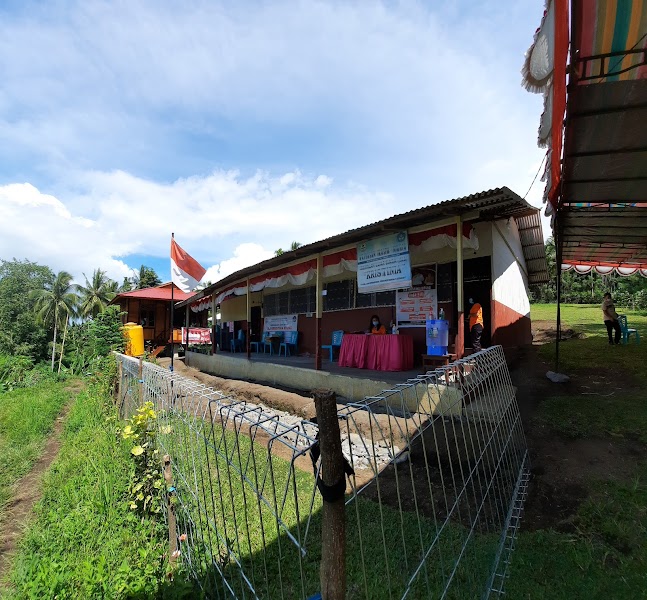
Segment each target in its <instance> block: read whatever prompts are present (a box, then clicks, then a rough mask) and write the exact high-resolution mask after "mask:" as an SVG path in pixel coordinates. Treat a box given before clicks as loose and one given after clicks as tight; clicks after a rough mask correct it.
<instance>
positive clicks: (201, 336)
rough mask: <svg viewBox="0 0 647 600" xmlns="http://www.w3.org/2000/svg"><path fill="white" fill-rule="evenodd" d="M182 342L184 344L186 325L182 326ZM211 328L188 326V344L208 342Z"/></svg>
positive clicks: (209, 341)
mask: <svg viewBox="0 0 647 600" xmlns="http://www.w3.org/2000/svg"><path fill="white" fill-rule="evenodd" d="M182 343H183V344H186V327H182ZM210 343H211V329H209V328H208V327H189V344H210Z"/></svg>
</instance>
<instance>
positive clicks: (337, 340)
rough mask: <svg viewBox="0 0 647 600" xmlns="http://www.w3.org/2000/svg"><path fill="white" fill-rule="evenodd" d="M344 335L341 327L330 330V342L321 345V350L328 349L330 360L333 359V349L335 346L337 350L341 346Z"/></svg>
mask: <svg viewBox="0 0 647 600" xmlns="http://www.w3.org/2000/svg"><path fill="white" fill-rule="evenodd" d="M343 337H344V330H343V329H338V330H337V331H333V332H332V340H331V342H330V344H327V345H325V346H321V349H322V350H330V362H332V361H333V350H334V349H335V348H337V350H339V349H340V348H341V341H342V338H343Z"/></svg>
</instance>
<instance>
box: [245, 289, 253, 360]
mask: <svg viewBox="0 0 647 600" xmlns="http://www.w3.org/2000/svg"><path fill="white" fill-rule="evenodd" d="M246 289H247V295H246V297H247V311H246V316H245V318H246V319H247V331H246V332H245V333H246V335H245V352H247V360H251V358H252V342H251V337H252V335H251V334H252V298H251V290H250V288H249V277H248V278H247V288H246Z"/></svg>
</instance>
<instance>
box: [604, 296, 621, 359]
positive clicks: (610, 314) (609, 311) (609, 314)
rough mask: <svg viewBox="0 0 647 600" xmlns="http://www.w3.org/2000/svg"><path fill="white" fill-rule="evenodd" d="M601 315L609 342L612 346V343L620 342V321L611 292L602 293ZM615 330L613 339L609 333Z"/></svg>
mask: <svg viewBox="0 0 647 600" xmlns="http://www.w3.org/2000/svg"><path fill="white" fill-rule="evenodd" d="M602 315H603V318H604V324H605V325H606V326H607V335H608V336H609V344H610V345H611V346H613V345H614V344H619V343H620V334H621V330H620V321H619V320H618V313H617V312H616V307H615V305H614V304H613V298H611V294H610V293H609V292H607V293H606V294H604V299H603V300H602ZM614 330H615V332H616V335H615V339H614V338H613V336H612V335H611V332H612V331H614Z"/></svg>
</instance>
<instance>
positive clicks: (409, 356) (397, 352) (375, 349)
mask: <svg viewBox="0 0 647 600" xmlns="http://www.w3.org/2000/svg"><path fill="white" fill-rule="evenodd" d="M339 366H340V367H355V368H358V369H371V370H372V371H408V370H409V369H413V338H411V337H410V336H408V335H366V334H348V333H345V334H344V337H343V338H342V341H341V349H340V350H339Z"/></svg>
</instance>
